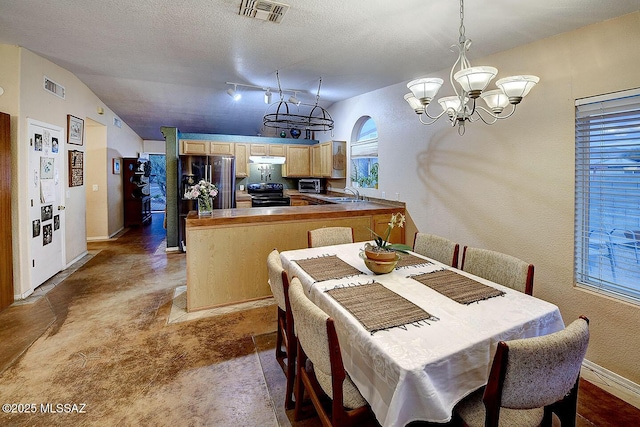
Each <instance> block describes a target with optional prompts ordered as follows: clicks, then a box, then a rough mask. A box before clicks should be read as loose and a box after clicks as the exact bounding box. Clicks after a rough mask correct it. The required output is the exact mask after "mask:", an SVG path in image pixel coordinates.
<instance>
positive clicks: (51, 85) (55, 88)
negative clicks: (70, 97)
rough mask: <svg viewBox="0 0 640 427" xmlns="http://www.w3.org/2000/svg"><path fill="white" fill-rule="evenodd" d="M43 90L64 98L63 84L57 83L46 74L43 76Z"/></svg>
mask: <svg viewBox="0 0 640 427" xmlns="http://www.w3.org/2000/svg"><path fill="white" fill-rule="evenodd" d="M44 90H46V91H47V92H50V93H52V94H54V95H55V96H59V97H60V98H62V99H64V86H61V85H59V84H58V83H56V82H54V81H53V80H51V79H50V78H49V77H47V76H44Z"/></svg>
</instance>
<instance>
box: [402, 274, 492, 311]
mask: <svg viewBox="0 0 640 427" xmlns="http://www.w3.org/2000/svg"><path fill="white" fill-rule="evenodd" d="M410 277H411V278H412V279H413V280H417V281H418V282H420V283H422V284H423V285H426V286H428V287H430V288H431V289H433V290H434V291H436V292H439V293H441V294H442V295H444V296H446V297H448V298H451V299H452V300H454V301H456V302H459V303H460V304H471V303H473V302H477V301H481V300H485V299H489V298H493V297H498V296H500V295H504V292H502V291H499V290H498V289H495V288H492V287H491V286H487V285H483V284H482V283H479V282H476V281H475V280H473V279H469V278H468V277H466V276H463V275H462V274H458V273H456V272H455V271H451V270H437V271H434V272H431V273H424V274H417V275H415V276H410Z"/></svg>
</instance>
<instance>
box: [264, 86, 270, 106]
mask: <svg viewBox="0 0 640 427" xmlns="http://www.w3.org/2000/svg"><path fill="white" fill-rule="evenodd" d="M271 95H272V94H271V89H269V88H267V91H266V92H265V93H264V103H265V104H267V105H269V104H271Z"/></svg>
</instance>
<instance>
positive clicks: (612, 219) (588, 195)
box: [575, 90, 640, 303]
mask: <svg viewBox="0 0 640 427" xmlns="http://www.w3.org/2000/svg"><path fill="white" fill-rule="evenodd" d="M575 126H576V129H575V138H576V151H575V152H576V162H575V173H576V193H575V204H576V206H575V212H576V217H575V248H576V249H575V272H576V281H577V282H578V284H579V285H580V286H586V287H589V288H592V289H595V290H597V291H599V292H604V293H607V294H612V295H614V296H616V297H620V298H623V299H627V300H632V301H634V302H636V303H640V90H633V91H627V92H620V93H616V94H611V95H605V96H599V97H595V98H586V99H581V100H578V101H577V102H576V123H575Z"/></svg>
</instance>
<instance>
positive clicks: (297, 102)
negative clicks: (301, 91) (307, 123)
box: [289, 92, 300, 106]
mask: <svg viewBox="0 0 640 427" xmlns="http://www.w3.org/2000/svg"><path fill="white" fill-rule="evenodd" d="M297 94H298V93H297V92H293V95H291V96H290V97H289V102H290V103H292V104H296V105H297V106H300V100H298V98H296V95H297Z"/></svg>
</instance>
